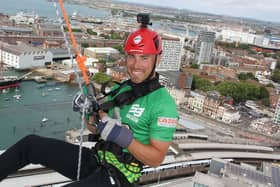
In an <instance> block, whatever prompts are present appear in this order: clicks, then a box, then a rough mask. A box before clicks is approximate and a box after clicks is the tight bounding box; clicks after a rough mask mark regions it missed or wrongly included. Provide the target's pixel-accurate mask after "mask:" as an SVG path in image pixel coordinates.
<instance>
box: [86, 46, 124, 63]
mask: <svg viewBox="0 0 280 187" xmlns="http://www.w3.org/2000/svg"><path fill="white" fill-rule="evenodd" d="M119 54H120V52H119V51H118V50H116V49H114V48H111V47H88V48H85V49H84V55H85V56H87V57H91V58H97V59H104V60H107V58H109V57H110V58H115V57H117V56H118V55H119Z"/></svg>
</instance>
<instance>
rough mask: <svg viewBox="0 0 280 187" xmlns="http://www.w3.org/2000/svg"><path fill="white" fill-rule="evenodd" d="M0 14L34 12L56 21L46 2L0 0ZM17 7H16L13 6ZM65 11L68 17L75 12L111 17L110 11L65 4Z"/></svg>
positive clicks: (50, 4) (36, 0) (51, 6)
mask: <svg viewBox="0 0 280 187" xmlns="http://www.w3.org/2000/svg"><path fill="white" fill-rule="evenodd" d="M0 4H1V6H0V12H1V13H5V14H8V15H15V14H16V13H18V12H20V11H25V12H34V13H35V14H38V15H39V16H43V17H48V18H54V19H56V13H55V8H54V6H53V3H52V2H50V1H46V0H39V1H38V0H21V1H17V0H10V1H5V0H0ZM15 5H17V6H15ZM65 9H66V11H67V12H68V14H69V15H71V14H73V13H74V12H77V13H78V14H80V15H82V16H94V17H97V18H104V17H107V16H111V12H110V10H105V9H94V8H89V7H86V6H82V5H75V4H67V3H65Z"/></svg>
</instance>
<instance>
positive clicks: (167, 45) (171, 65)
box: [156, 35, 184, 71]
mask: <svg viewBox="0 0 280 187" xmlns="http://www.w3.org/2000/svg"><path fill="white" fill-rule="evenodd" d="M183 44H184V41H183V38H179V37H174V36H167V35H164V36H162V48H163V49H162V51H163V52H162V56H161V62H160V64H159V65H158V66H157V68H156V69H157V70H158V71H179V69H180V65H181V56H182V52H183Z"/></svg>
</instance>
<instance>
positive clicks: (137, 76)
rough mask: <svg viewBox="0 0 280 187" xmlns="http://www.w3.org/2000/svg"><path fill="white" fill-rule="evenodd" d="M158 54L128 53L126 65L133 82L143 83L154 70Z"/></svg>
mask: <svg viewBox="0 0 280 187" xmlns="http://www.w3.org/2000/svg"><path fill="white" fill-rule="evenodd" d="M155 58H156V55H148V54H127V57H126V66H127V71H128V74H129V76H130V79H131V81H132V82H133V83H136V84H138V83H141V82H143V81H144V80H146V79H147V78H148V76H149V75H150V73H151V72H152V71H153V67H154V63H155Z"/></svg>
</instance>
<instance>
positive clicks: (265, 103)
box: [262, 98, 270, 107]
mask: <svg viewBox="0 0 280 187" xmlns="http://www.w3.org/2000/svg"><path fill="white" fill-rule="evenodd" d="M262 104H263V105H264V106H267V107H269V106H270V101H269V98H264V99H262Z"/></svg>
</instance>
